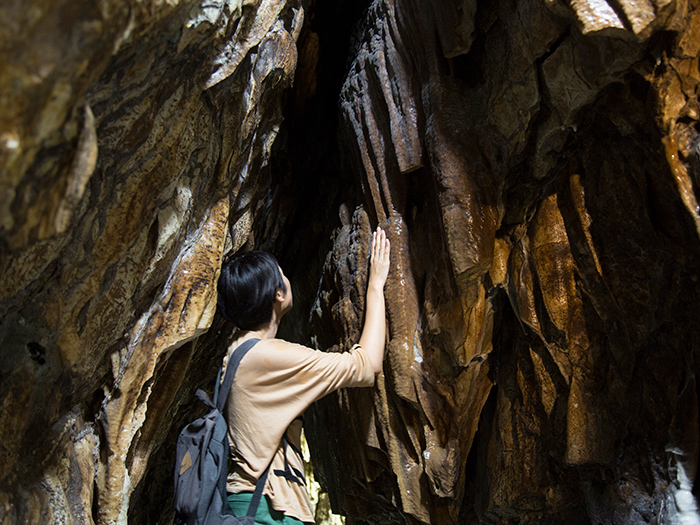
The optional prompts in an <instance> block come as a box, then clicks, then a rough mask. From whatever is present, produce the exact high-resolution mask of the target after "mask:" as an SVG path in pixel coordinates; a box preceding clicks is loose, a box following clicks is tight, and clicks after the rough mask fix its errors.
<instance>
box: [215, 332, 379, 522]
mask: <svg viewBox="0 0 700 525" xmlns="http://www.w3.org/2000/svg"><path fill="white" fill-rule="evenodd" d="M234 350H235V349H234ZM231 352H232V350H231V349H230V350H229V355H230V354H231ZM227 358H228V356H227ZM373 384H374V370H373V367H372V363H371V361H370V358H369V355H368V354H367V352H366V351H365V350H364V349H362V348H361V347H360V346H359V345H355V347H353V349H352V350H351V351H350V352H345V353H326V352H320V351H317V350H312V349H310V348H307V347H305V346H301V345H297V344H293V343H288V342H286V341H283V340H280V339H266V340H261V341H260V342H258V343H257V344H256V345H255V346H254V347H253V348H252V349H251V350H250V351H249V352H248V354H247V355H246V356H245V357H244V358H243V360H242V361H241V363H240V365H239V368H238V371H237V372H236V375H235V378H234V380H233V385H232V387H231V392H230V393H229V397H228V400H227V405H226V415H227V420H228V425H229V443H230V447H231V456H232V459H233V461H234V462H235V465H236V466H235V468H232V469H230V470H229V477H228V483H227V491H228V492H229V493H234V494H235V493H239V492H250V491H253V490H255V483H256V481H257V479H258V478H259V477H260V476H261V475H262V474H263V472H264V471H265V468H266V467H267V466H268V464H270V460H272V464H271V466H270V472H269V474H268V478H267V482H266V484H265V488H264V490H263V494H265V495H267V496H268V497H269V498H270V501H271V502H272V506H273V508H275V509H276V510H279V511H281V512H283V513H284V514H286V515H288V516H292V517H295V518H297V519H300V520H301V521H303V522H309V523H312V522H313V521H314V518H313V513H312V509H311V502H310V501H309V495H308V493H307V490H306V486H305V484H303V481H302V480H298V479H297V480H295V479H290V478H293V477H297V478H298V476H293V477H292V476H288V477H285V476H282V475H279V472H280V471H285V470H286V471H287V472H292V473H294V472H297V473H302V472H304V464H303V459H302V457H301V454H300V453H299V450H300V449H301V426H302V425H301V420H300V419H298V418H299V416H300V415H301V414H302V413H303V412H304V411H305V410H306V409H307V408H308V407H309V405H311V403H313V402H314V401H316V400H317V399H320V398H322V397H323V396H325V395H326V394H328V393H330V392H333V391H334V390H338V389H339V388H343V387H352V386H372V385H373ZM285 433H286V437H287V440H288V442H289V443H290V445H291V446H287V447H286V450H285V446H284V444H283V440H282V436H283V435H285ZM295 449H296V450H295ZM285 454H286V460H287V462H288V466H289V467H290V468H287V469H285V467H286V464H285ZM273 456H274V459H273ZM275 471H277V472H278V473H276V472H275ZM299 481H302V482H301V483H300V482H299Z"/></svg>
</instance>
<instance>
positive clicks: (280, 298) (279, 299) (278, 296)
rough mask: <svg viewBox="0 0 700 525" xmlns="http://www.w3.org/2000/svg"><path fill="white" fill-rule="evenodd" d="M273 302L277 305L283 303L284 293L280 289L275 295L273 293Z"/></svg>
mask: <svg viewBox="0 0 700 525" xmlns="http://www.w3.org/2000/svg"><path fill="white" fill-rule="evenodd" d="M275 301H277V302H278V303H283V302H284V292H283V291H282V290H281V289H280V288H277V293H275Z"/></svg>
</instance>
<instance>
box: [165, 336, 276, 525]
mask: <svg viewBox="0 0 700 525" xmlns="http://www.w3.org/2000/svg"><path fill="white" fill-rule="evenodd" d="M258 341H259V339H250V340H248V341H245V342H244V343H243V344H241V345H240V346H239V347H238V348H237V349H236V350H235V351H234V353H233V355H232V356H231V359H230V360H229V363H228V366H227V367H226V376H225V377H224V381H223V383H221V388H219V378H220V377H221V369H219V374H218V375H217V376H216V385H215V387H214V402H212V401H211V400H210V399H209V396H207V394H206V393H205V392H204V391H202V390H197V393H196V396H197V397H198V398H199V399H200V400H202V401H203V402H204V403H205V404H206V405H207V406H208V407H209V408H210V409H211V410H210V411H209V413H208V414H207V415H206V416H204V417H201V418H199V419H197V420H195V421H193V422H192V423H190V424H189V425H187V426H186V427H185V428H183V429H182V431H181V432H180V436H179V437H178V440H177V449H176V452H175V498H174V504H175V511H176V513H177V516H176V523H186V524H188V525H190V524H191V525H239V524H243V525H249V524H250V525H252V524H253V523H255V513H256V512H257V510H258V504H259V503H260V499H261V497H262V490H263V486H264V485H265V480H266V479H267V473H268V470H269V469H270V467H269V466H268V467H267V469H265V472H264V473H263V475H262V476H260V479H259V480H258V482H257V484H256V485H255V492H254V493H253V498H252V500H251V501H250V506H249V507H248V514H247V515H246V516H244V517H240V518H239V517H236V516H234V515H233V512H232V511H231V507H230V506H229V504H228V500H227V498H226V478H227V476H228V454H229V446H228V445H229V443H228V425H227V424H226V420H225V419H224V415H223V413H222V412H223V409H224V405H225V404H226V398H227V396H228V393H229V390H231V384H232V383H233V376H234V375H235V373H236V370H237V369H238V365H239V364H240V362H241V359H243V357H244V356H245V354H246V353H247V352H248V350H250V349H251V348H252V347H253V345H255V343H257V342H258ZM214 403H216V404H214Z"/></svg>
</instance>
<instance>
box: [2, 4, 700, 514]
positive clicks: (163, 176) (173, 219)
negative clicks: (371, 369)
mask: <svg viewBox="0 0 700 525" xmlns="http://www.w3.org/2000/svg"><path fill="white" fill-rule="evenodd" d="M699 8H700V2H697V1H695V0H644V1H632V0H617V1H614V2H612V1H608V2H606V1H604V0H571V1H570V2H562V1H560V0H544V1H542V0H513V1H508V2H486V1H480V2H477V1H476V0H463V1H461V2H458V1H456V0H445V1H437V0H430V1H418V0H373V1H372V2H370V3H356V2H352V3H351V2H345V1H344V0H338V1H336V2H325V3H323V2H316V1H314V0H309V1H308V2H298V1H295V0H290V1H282V0H251V1H245V2H244V1H238V0H235V1H227V2H224V1H219V0H209V1H206V2H201V3H200V2H193V1H190V0H171V1H168V2H158V1H147V2H126V3H124V2H112V1H110V0H103V1H101V2H98V3H88V2H84V1H81V0H78V1H76V2H65V1H60V0H46V1H44V2H30V3H29V4H27V3H22V2H19V1H17V0H11V1H10V2H6V3H5V4H3V5H2V6H0V15H2V16H0V20H2V22H1V24H2V25H0V172H1V175H2V178H1V180H0V199H1V201H2V205H1V206H0V243H1V244H0V247H1V251H0V270H1V271H2V276H3V280H2V286H1V287H0V348H1V349H2V354H1V355H2V357H1V358H0V364H1V368H0V370H1V371H2V372H1V375H0V378H1V381H0V403H1V406H2V410H1V411H0V423H1V424H0V433H1V435H0V441H1V442H2V443H3V445H2V447H0V458H1V463H0V464H2V465H4V466H5V468H4V469H3V474H2V476H0V523H3V524H6V523H7V524H15V523H96V524H100V525H103V524H111V523H126V522H130V523H167V522H170V521H171V520H172V513H171V511H170V499H169V498H170V492H171V490H172V488H171V469H172V447H173V443H174V438H175V436H176V433H177V431H178V430H179V428H180V426H181V425H182V423H183V421H185V420H186V419H187V418H189V417H191V416H192V414H194V413H196V411H197V410H198V409H199V407H198V406H197V404H196V403H194V402H192V393H193V391H194V389H195V388H196V387H199V386H205V387H208V382H210V381H211V378H213V376H214V370H215V369H216V367H217V366H218V360H219V359H220V357H221V355H222V351H223V348H224V346H225V342H226V340H227V339H228V337H229V336H230V332H231V327H229V326H227V325H226V324H225V323H224V322H223V321H222V320H221V319H219V318H217V317H216V316H215V315H214V305H215V289H214V283H215V280H216V278H217V276H218V271H219V268H220V266H221V262H222V259H223V258H224V257H225V256H227V255H229V254H233V253H236V252H238V251H241V250H247V249H250V248H252V247H260V248H264V249H269V250H271V251H273V252H275V253H276V254H277V255H278V256H279V259H280V261H281V264H282V266H283V267H284V268H285V270H286V272H287V274H288V275H290V276H291V278H292V281H293V283H294V287H295V302H296V306H295V311H294V312H293V317H291V318H290V319H288V320H287V321H288V325H287V327H286V334H284V335H285V336H286V337H289V338H292V339H295V340H298V341H300V342H303V343H305V344H309V345H312V346H316V347H318V348H321V349H324V350H327V351H344V350H346V349H348V348H349V347H350V346H351V345H352V344H353V343H354V342H355V341H356V340H357V338H358V335H359V331H360V328H361V322H362V316H363V300H364V299H363V298H364V295H363V292H364V284H365V280H366V271H367V244H368V240H369V236H370V231H371V229H372V228H374V227H375V226H376V225H377V224H379V225H382V226H383V227H385V228H386V229H387V230H388V232H389V235H390V238H391V241H392V247H393V252H392V272H391V275H390V280H389V282H388V284H387V306H388V308H387V311H388V320H389V327H390V330H389V336H388V341H387V355H386V360H385V365H384V373H383V374H382V375H381V376H380V377H379V378H378V380H377V385H376V387H375V388H374V389H358V390H348V391H342V392H339V393H338V394H337V395H332V396H329V397H327V398H325V399H324V400H322V401H321V402H319V403H318V404H317V405H316V406H315V407H314V408H313V409H312V410H311V411H310V413H309V414H307V415H306V425H307V433H308V438H309V442H310V445H311V451H312V456H313V458H314V466H315V469H316V474H317V476H318V477H319V478H320V479H321V481H322V482H323V484H324V486H325V488H326V489H327V490H328V493H329V497H330V500H331V503H332V506H333V508H334V510H335V511H336V512H340V513H343V514H346V515H348V516H351V517H352V519H353V520H354V521H355V522H357V523H434V524H444V523H521V522H535V523H581V524H588V523H610V524H628V523H629V524H633V523H634V524H637V523H672V522H674V520H676V519H680V517H683V518H684V519H688V520H693V519H695V520H696V522H697V520H700V517H698V515H697V512H696V505H695V498H694V493H693V488H694V479H695V473H696V471H697V464H698V440H699V435H698V430H699V427H700V423H699V421H698V389H697V385H696V380H695V375H696V371H697V370H698V364H697V353H698V348H699V346H698V345H699V343H698V341H700V308H698V306H697V305H698V304H699V303H700V293H699V288H698V273H699V272H700V242H699V241H700V206H699V205H698V193H699V191H698V185H699V184H700V176H699V175H698V173H699V172H700V167H699V165H698V161H699V158H700V157H699V150H698V129H700V128H698V119H700V106H699V105H698V96H697V91H698V84H699V82H700V69H699V66H698V55H699V52H700V9H699ZM691 522H692V521H691Z"/></svg>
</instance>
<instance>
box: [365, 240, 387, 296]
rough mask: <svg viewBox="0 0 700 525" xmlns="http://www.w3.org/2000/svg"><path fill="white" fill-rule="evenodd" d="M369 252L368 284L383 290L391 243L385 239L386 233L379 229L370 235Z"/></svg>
mask: <svg viewBox="0 0 700 525" xmlns="http://www.w3.org/2000/svg"><path fill="white" fill-rule="evenodd" d="M371 250H372V252H371V254H370V266H369V282H370V284H371V285H375V286H381V287H382V288H383V287H384V283H386V279H387V277H388V275H389V265H390V258H389V254H390V252H391V243H390V242H389V239H387V236H386V232H385V231H384V230H382V229H381V228H379V227H377V230H376V231H375V232H374V233H373V234H372V247H371Z"/></svg>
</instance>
